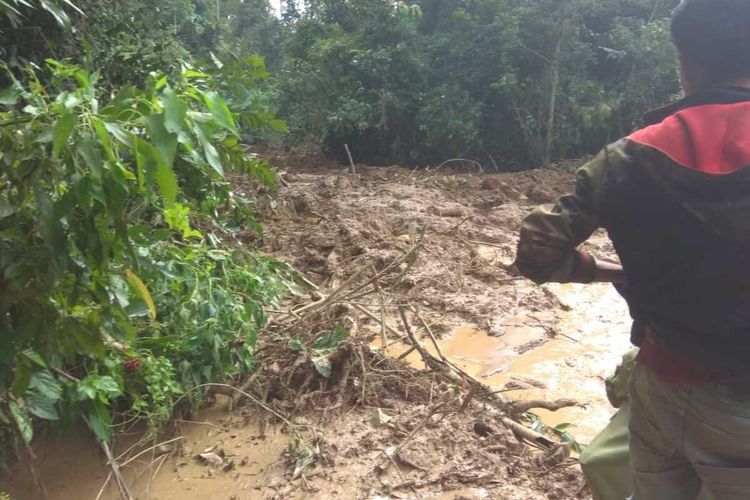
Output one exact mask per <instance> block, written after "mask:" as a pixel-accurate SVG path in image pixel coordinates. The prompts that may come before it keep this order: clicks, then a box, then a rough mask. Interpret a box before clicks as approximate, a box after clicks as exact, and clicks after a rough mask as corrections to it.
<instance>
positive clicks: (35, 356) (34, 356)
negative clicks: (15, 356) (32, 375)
mask: <svg viewBox="0 0 750 500" xmlns="http://www.w3.org/2000/svg"><path fill="white" fill-rule="evenodd" d="M21 354H23V356H24V357H25V358H26V359H28V360H29V361H33V362H34V363H36V364H37V365H38V366H41V367H42V368H47V363H45V362H44V360H43V359H42V357H41V356H40V355H39V353H38V352H36V351H35V350H34V349H31V348H29V349H24V350H23V352H22V353H21Z"/></svg>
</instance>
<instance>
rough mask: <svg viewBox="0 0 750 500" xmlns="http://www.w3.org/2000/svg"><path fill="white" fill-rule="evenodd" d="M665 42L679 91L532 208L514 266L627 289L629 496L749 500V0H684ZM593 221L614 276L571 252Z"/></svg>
mask: <svg viewBox="0 0 750 500" xmlns="http://www.w3.org/2000/svg"><path fill="white" fill-rule="evenodd" d="M672 38H673V41H674V43H675V45H676V47H677V50H678V53H679V55H680V63H681V69H682V79H683V87H684V89H685V93H686V95H687V97H686V98H685V99H683V100H681V101H679V102H677V103H674V104H672V105H670V106H668V107H667V108H664V109H662V110H659V111H657V112H655V113H652V114H651V115H649V116H648V117H647V120H648V121H649V123H650V124H651V125H649V126H648V127H646V128H643V129H641V130H638V131H637V132H635V133H634V134H632V135H630V136H629V137H626V138H624V139H622V140H620V141H618V142H616V143H614V144H612V145H610V146H607V147H606V148H605V149H604V150H603V151H602V153H601V154H600V155H599V156H598V157H597V158H596V159H595V160H594V161H593V162H591V163H589V164H588V165H586V166H584V167H583V168H581V169H580V170H579V172H578V174H577V184H576V191H575V193H574V194H573V195H570V196H566V197H563V198H561V199H560V200H559V201H558V203H557V204H556V205H555V206H554V207H552V208H551V209H545V208H539V209H537V210H536V211H535V212H534V213H532V214H531V215H529V216H528V217H527V219H526V220H525V221H524V223H523V226H522V229H521V239H520V242H519V246H518V256H517V262H516V263H517V266H518V269H519V271H520V272H521V273H522V274H523V275H524V276H527V277H529V278H531V279H533V280H534V281H536V282H538V283H543V282H547V281H557V282H581V283H591V282H594V281H600V282H613V283H620V284H624V287H623V289H624V291H625V293H624V295H625V297H626V300H627V301H628V305H629V306H630V311H631V315H632V316H633V329H632V340H633V342H634V343H635V344H636V345H639V346H640V348H641V349H640V352H639V353H638V356H637V359H636V366H635V368H634V371H633V374H632V376H631V381H630V411H631V416H630V423H629V433H630V455H631V468H632V474H633V487H634V491H635V498H636V500H685V499H694V498H696V496H697V495H698V492H699V490H700V489H701V486H703V487H705V489H706V490H708V491H709V492H710V493H712V494H713V495H714V497H716V498H717V499H720V500H723V499H750V0H684V1H683V2H682V3H681V4H680V6H679V7H678V8H677V10H676V11H675V14H674V17H673V21H672ZM599 227H603V228H605V229H607V231H608V232H609V236H610V238H611V239H612V242H613V244H614V247H615V249H616V251H617V253H618V256H619V257H620V261H621V262H622V267H620V266H619V265H615V264H609V263H604V262H600V261H598V260H596V259H595V258H594V257H592V256H591V255H588V254H585V253H582V252H579V251H577V250H576V247H577V246H578V245H579V244H581V243H582V242H583V241H585V240H586V238H588V237H589V236H590V235H591V233H592V232H593V231H594V230H596V229H597V228H599Z"/></svg>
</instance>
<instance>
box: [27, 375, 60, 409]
mask: <svg viewBox="0 0 750 500" xmlns="http://www.w3.org/2000/svg"><path fill="white" fill-rule="evenodd" d="M29 388H31V389H34V390H36V391H37V392H38V393H39V394H42V395H43V396H45V397H47V398H48V399H50V400H52V401H57V400H58V399H60V397H61V396H62V385H60V382H58V381H57V379H56V378H55V376H54V375H52V372H50V371H48V370H42V371H38V372H36V373H34V374H33V375H32V376H31V382H30V383H29Z"/></svg>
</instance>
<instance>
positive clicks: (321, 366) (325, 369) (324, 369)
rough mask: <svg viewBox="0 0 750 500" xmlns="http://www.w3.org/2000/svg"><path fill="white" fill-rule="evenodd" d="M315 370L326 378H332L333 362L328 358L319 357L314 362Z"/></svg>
mask: <svg viewBox="0 0 750 500" xmlns="http://www.w3.org/2000/svg"><path fill="white" fill-rule="evenodd" d="M312 362H313V365H314V366H315V369H316V370H318V373H320V374H321V375H322V376H324V377H325V378H328V377H330V376H331V361H330V360H329V359H328V357H326V356H318V357H317V358H313V360H312Z"/></svg>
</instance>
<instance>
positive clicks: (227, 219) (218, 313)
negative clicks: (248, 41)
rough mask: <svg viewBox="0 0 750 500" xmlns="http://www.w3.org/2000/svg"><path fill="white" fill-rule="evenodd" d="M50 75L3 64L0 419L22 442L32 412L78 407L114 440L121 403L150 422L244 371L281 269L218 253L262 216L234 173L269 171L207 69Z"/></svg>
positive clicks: (69, 417)
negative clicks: (132, 79)
mask: <svg viewBox="0 0 750 500" xmlns="http://www.w3.org/2000/svg"><path fill="white" fill-rule="evenodd" d="M47 70H48V71H49V78H48V83H47V84H45V85H43V84H42V83H41V81H40V79H39V77H38V76H37V74H36V72H35V71H33V70H31V69H26V70H25V74H24V78H23V79H22V80H19V79H17V77H16V76H14V74H13V73H11V72H7V75H8V78H9V79H10V80H11V81H12V85H11V87H10V88H8V89H6V90H5V91H3V92H2V93H0V405H1V407H2V410H0V418H3V419H4V420H5V421H7V422H13V423H14V424H15V425H16V427H17V428H18V430H19V432H20V434H21V436H22V437H23V439H24V440H26V441H30V440H31V438H32V436H33V425H32V420H31V415H34V416H36V417H38V418H40V419H44V420H62V421H64V422H71V421H73V420H74V419H76V418H78V417H79V416H81V417H83V418H84V419H85V420H86V422H87V423H88V424H89V426H90V427H91V428H92V430H93V431H94V432H95V433H96V434H97V436H98V437H99V438H100V439H102V440H106V439H109V438H110V436H111V428H112V421H113V420H112V412H111V408H114V406H113V402H115V401H118V403H117V408H118V409H119V410H121V411H125V412H132V413H135V414H136V415H138V416H145V417H147V418H148V420H149V422H151V423H152V425H153V426H157V425H158V424H160V423H162V422H164V421H165V420H166V419H167V418H168V417H169V416H170V415H171V412H172V409H173V406H174V404H175V403H176V401H177V400H178V398H179V397H180V396H181V395H182V394H183V393H184V392H185V391H187V390H189V389H190V388H192V387H195V386H196V385H198V384H201V383H204V382H207V381H213V380H217V379H226V378H228V377H231V376H233V375H235V374H238V373H243V372H245V373H246V372H247V371H248V370H250V369H252V362H253V359H252V349H253V347H254V344H255V332H256V328H257V327H258V326H259V325H262V323H263V322H264V321H265V316H264V315H263V312H262V311H263V309H262V308H263V305H265V304H267V303H269V302H271V301H273V300H274V299H275V298H276V297H277V296H278V295H279V294H280V292H281V288H280V286H279V279H280V275H281V272H282V270H281V269H280V268H279V267H278V266H277V265H275V264H274V263H272V262H268V261H265V260H262V259H258V258H256V257H255V256H254V255H253V254H252V252H250V251H248V250H240V249H237V250H234V251H230V250H226V249H223V248H222V247H223V246H224V245H223V244H222V239H221V238H222V234H225V233H227V232H231V231H232V230H236V229H235V228H236V227H237V225H238V224H242V223H248V222H249V223H251V224H252V223H253V222H254V221H253V219H252V207H251V206H249V205H247V204H246V203H244V202H243V201H242V200H239V199H237V198H235V197H234V196H233V194H232V192H231V187H230V185H229V183H228V182H227V181H226V179H225V178H224V172H225V169H231V170H234V171H238V172H243V173H245V174H248V175H250V176H252V177H254V178H256V179H257V180H258V181H259V182H261V183H265V184H266V185H268V186H269V187H273V186H274V176H273V172H272V171H270V170H269V168H268V166H267V165H265V164H264V163H263V162H261V161H258V160H256V159H254V158H253V156H252V155H249V154H248V153H247V151H246V150H245V148H244V147H243V146H242V144H241V143H240V138H241V136H242V132H241V130H240V127H239V126H238V124H237V120H236V119H235V116H234V115H233V113H232V112H231V111H230V109H229V106H228V104H227V102H226V101H225V100H224V99H223V98H222V97H221V96H220V95H219V93H218V92H217V91H216V89H215V88H212V87H211V86H209V85H208V84H207V82H206V79H207V74H206V73H204V72H202V71H199V70H198V69H194V68H191V67H187V66H183V68H182V70H181V71H180V73H179V75H178V77H177V78H170V77H168V76H167V75H164V74H159V73H153V74H152V75H151V76H150V77H149V79H148V82H147V83H146V85H145V87H144V88H133V87H125V88H123V89H121V90H119V91H118V92H115V93H111V94H104V93H102V92H100V91H99V86H98V84H99V81H98V74H96V73H93V74H91V73H88V72H86V71H85V70H83V69H82V68H81V67H79V66H76V65H74V64H70V63H68V62H60V61H55V60H49V61H47ZM270 119H271V118H270V117H268V116H265V115H262V116H260V117H256V122H255V124H256V125H258V126H259V127H261V126H266V125H268V123H267V122H268V121H269V120H270ZM198 227H207V228H209V229H208V230H205V229H204V231H200V230H198V229H197V228H198ZM188 395H190V396H195V397H199V396H200V394H199V392H197V391H190V392H188ZM123 397H124V398H123ZM188 399H190V398H188Z"/></svg>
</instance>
